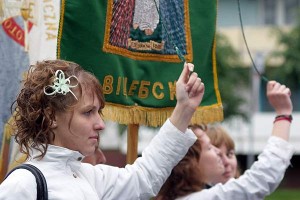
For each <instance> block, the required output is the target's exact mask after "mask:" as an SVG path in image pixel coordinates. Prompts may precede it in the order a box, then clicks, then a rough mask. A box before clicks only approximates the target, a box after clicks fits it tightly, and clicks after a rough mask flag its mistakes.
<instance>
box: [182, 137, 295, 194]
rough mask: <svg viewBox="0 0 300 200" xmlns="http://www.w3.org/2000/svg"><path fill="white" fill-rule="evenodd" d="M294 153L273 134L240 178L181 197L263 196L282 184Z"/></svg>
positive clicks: (287, 144) (289, 145) (283, 141)
mask: <svg viewBox="0 0 300 200" xmlns="http://www.w3.org/2000/svg"><path fill="white" fill-rule="evenodd" d="M293 153H294V148H293V146H292V145H291V144H289V143H288V142H286V141H285V140H282V139H280V138H278V137H274V136H272V137H271V138H270V139H269V140H268V143H267V145H266V147H265V148H264V150H263V152H262V153H261V154H260V155H259V157H258V160H257V161H256V162H255V163H254V164H253V165H252V167H251V168H250V169H249V170H247V171H246V172H245V173H244V174H243V175H242V176H240V177H239V178H238V179H231V180H229V181H228V182H227V183H225V184H224V185H223V184H221V183H219V184H217V185H215V186H214V187H212V188H210V189H205V190H202V191H200V192H196V193H194V194H191V195H189V196H186V197H185V198H182V199H190V200H193V199H200V198H201V199H207V200H221V199H223V200H224V199H243V200H244V199H245V200H258V199H264V198H265V197H266V196H267V195H269V194H270V193H272V192H273V191H274V190H275V189H276V188H277V187H278V185H279V184H280V182H281V180H282V179H283V177H284V173H285V171H286V169H287V167H288V166H289V165H290V159H291V158H292V155H293Z"/></svg>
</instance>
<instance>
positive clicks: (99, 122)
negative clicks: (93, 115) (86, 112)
mask: <svg viewBox="0 0 300 200" xmlns="http://www.w3.org/2000/svg"><path fill="white" fill-rule="evenodd" d="M95 129H96V130H103V129H105V123H104V120H103V119H102V117H101V115H100V114H99V116H98V117H97V120H96V123H95Z"/></svg>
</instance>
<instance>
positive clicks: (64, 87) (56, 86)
mask: <svg viewBox="0 0 300 200" xmlns="http://www.w3.org/2000/svg"><path fill="white" fill-rule="evenodd" d="M71 78H75V79H76V80H77V83H76V85H70V83H71V80H70V79H71ZM77 85H78V78H77V77H76V76H74V75H73V76H70V77H69V78H67V79H66V78H65V74H64V72H63V71H62V70H57V71H56V72H55V79H54V81H53V85H47V86H46V87H44V93H45V94H46V95H54V94H57V93H59V94H63V95H66V94H67V93H68V92H71V94H72V95H73V96H74V97H75V99H76V100H78V99H77V97H76V95H75V94H74V93H73V92H72V90H71V89H70V88H74V87H76V86H77ZM48 88H52V90H53V92H47V91H46V90H47V89H48Z"/></svg>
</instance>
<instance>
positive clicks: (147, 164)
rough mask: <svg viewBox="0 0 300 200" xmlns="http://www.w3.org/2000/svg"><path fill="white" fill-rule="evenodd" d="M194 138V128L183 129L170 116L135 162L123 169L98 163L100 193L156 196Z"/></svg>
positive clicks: (106, 195) (116, 196) (106, 196)
mask: <svg viewBox="0 0 300 200" xmlns="http://www.w3.org/2000/svg"><path fill="white" fill-rule="evenodd" d="M195 141H196V136H195V135H194V133H193V132H192V131H191V130H187V131H186V132H185V133H182V132H180V131H179V130H178V129H177V128H176V127H175V126H174V125H173V124H172V123H171V122H170V121H169V120H167V121H166V123H165V124H164V125H163V126H162V128H161V129H160V131H159V133H158V134H157V135H156V136H155V137H154V138H153V139H152V141H151V142H150V144H149V145H148V146H147V147H146V149H145V150H144V151H143V153H142V156H141V157H139V158H138V159H137V160H136V161H135V162H134V164H132V165H126V166H125V168H122V169H120V168H116V167H109V166H105V165H104V166H103V165H102V166H99V169H98V170H101V172H100V171H99V173H100V174H103V176H102V177H99V180H96V186H97V188H96V190H97V192H98V194H99V196H102V199H120V197H122V199H124V200H126V199H128V200H129V199H130V200H134V199H147V200H148V199H149V198H151V197H153V196H155V195H156V194H157V193H158V191H159V189H160V188H161V186H162V184H163V183H164V182H165V180H166V179H167V177H168V176H169V175H170V173H171V171H172V169H173V167H174V166H175V165H176V164H177V163H178V162H179V161H180V160H181V159H182V158H183V157H184V155H185V154H186V152H187V151H188V149H189V147H190V146H191V145H193V143H194V142H195ZM100 168H101V169H100Z"/></svg>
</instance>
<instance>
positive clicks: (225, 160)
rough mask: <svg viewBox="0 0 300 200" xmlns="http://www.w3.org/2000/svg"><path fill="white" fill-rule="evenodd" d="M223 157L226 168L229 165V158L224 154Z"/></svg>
mask: <svg viewBox="0 0 300 200" xmlns="http://www.w3.org/2000/svg"><path fill="white" fill-rule="evenodd" d="M221 157H222V161H223V164H224V165H225V166H226V165H228V163H229V160H228V157H227V156H226V154H223V153H222V155H221Z"/></svg>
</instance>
